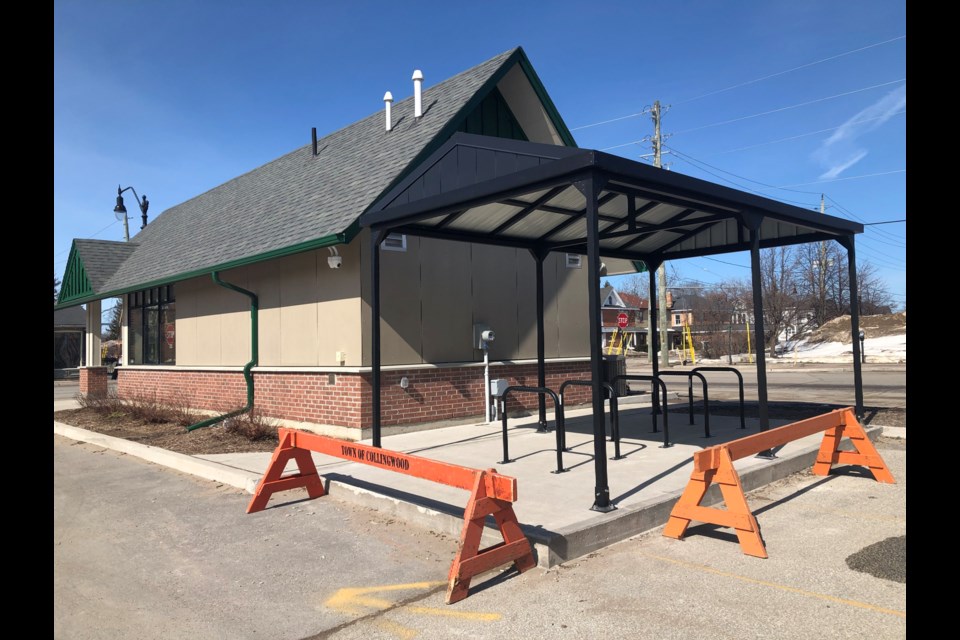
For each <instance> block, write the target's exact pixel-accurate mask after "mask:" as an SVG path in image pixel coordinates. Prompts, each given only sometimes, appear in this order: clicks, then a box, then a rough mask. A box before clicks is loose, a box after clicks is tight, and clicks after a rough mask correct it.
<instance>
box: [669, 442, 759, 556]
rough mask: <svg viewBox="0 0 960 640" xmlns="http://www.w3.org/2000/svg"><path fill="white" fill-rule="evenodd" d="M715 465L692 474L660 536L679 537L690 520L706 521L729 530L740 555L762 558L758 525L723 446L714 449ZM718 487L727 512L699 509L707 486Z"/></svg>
mask: <svg viewBox="0 0 960 640" xmlns="http://www.w3.org/2000/svg"><path fill="white" fill-rule="evenodd" d="M716 453H717V463H716V465H715V466H713V468H710V469H707V470H704V471H694V472H693V474H692V475H691V476H690V482H688V483H687V487H686V489H684V490H683V495H681V496H680V500H679V501H677V504H676V505H674V507H673V511H671V512H670V519H669V520H668V521H667V525H666V526H665V527H664V529H663V535H665V536H666V537H668V538H677V539H678V540H679V539H681V538H683V535H684V534H685V533H686V531H687V527H688V526H689V525H690V522H691V521H692V520H697V521H698V522H708V523H710V524H717V525H720V526H722V527H732V528H733V529H734V530H735V531H736V533H737V540H739V541H740V547H741V548H742V549H743V552H744V553H746V554H747V555H750V556H756V557H758V558H766V557H767V550H766V548H765V547H764V544H763V539H762V538H761V537H760V525H759V524H757V519H756V518H755V517H754V515H753V513H752V512H751V511H750V506H749V505H748V504H747V498H746V496H745V495H744V493H743V485H741V484H740V476H739V475H737V470H736V469H734V468H733V460H732V459H731V458H730V452H729V451H727V449H726V448H724V447H718V448H717V449H716ZM713 482H715V483H717V484H718V485H720V493H721V495H723V501H724V502H725V503H726V505H727V509H726V510H723V509H716V508H714V507H702V506H700V501H701V500H703V497H704V496H705V495H706V494H707V489H709V488H710V484H711V483H713Z"/></svg>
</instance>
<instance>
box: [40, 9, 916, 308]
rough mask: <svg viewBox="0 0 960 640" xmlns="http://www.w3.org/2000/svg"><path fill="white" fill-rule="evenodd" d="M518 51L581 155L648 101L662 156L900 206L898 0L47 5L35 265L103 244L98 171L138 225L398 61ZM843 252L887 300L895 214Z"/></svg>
mask: <svg viewBox="0 0 960 640" xmlns="http://www.w3.org/2000/svg"><path fill="white" fill-rule="evenodd" d="M517 45H520V46H523V48H524V50H525V51H526V52H527V55H528V56H529V58H530V60H531V62H532V63H533V65H534V67H535V68H536V70H537V73H538V74H539V76H540V78H541V80H542V81H543V83H544V85H545V86H546V88H547V91H548V92H549V93H550V95H551V97H552V98H553V101H554V102H555V103H556V105H557V108H558V109H559V111H560V113H561V115H562V116H563V118H564V120H565V121H566V123H567V125H568V126H569V127H570V128H571V129H572V130H573V134H574V136H575V138H576V140H577V142H578V144H579V145H580V146H581V147H590V148H595V149H604V150H607V151H609V152H610V153H616V154H619V155H622V156H624V157H628V158H632V159H640V156H641V155H643V154H648V153H649V152H650V149H649V143H646V142H639V141H641V140H642V139H643V137H644V136H647V135H649V134H650V133H652V124H651V121H650V118H649V116H642V115H635V114H639V113H640V112H641V111H642V110H643V108H644V107H646V106H648V105H650V104H652V103H653V101H654V100H660V101H661V103H663V104H664V105H670V108H669V110H668V111H667V112H666V113H665V115H664V118H663V131H664V133H665V134H672V136H671V137H670V138H668V139H667V140H666V141H665V145H666V148H667V149H669V150H671V151H672V153H671V154H669V155H667V156H664V162H665V163H670V169H671V170H674V171H679V172H682V173H686V174H689V175H693V176H697V177H700V178H704V179H707V180H710V181H713V182H718V183H721V184H727V185H731V186H737V187H739V188H747V189H750V190H755V191H757V192H759V193H761V194H762V195H766V196H768V197H772V198H776V199H779V200H784V201H787V202H791V203H792V204H797V205H800V206H806V207H810V208H814V207H817V206H818V205H819V201H820V193H824V194H825V195H826V196H827V201H826V202H827V205H828V209H827V213H829V214H832V215H837V216H841V217H845V218H852V219H857V220H860V221H862V222H880V221H886V220H901V219H904V218H906V6H905V2H903V1H888V0H870V1H859V0H851V1H845V2H836V0H831V1H826V2H825V1H821V0H806V1H804V2H780V1H767V2H749V3H746V2H744V3H730V2H723V3H721V2H708V1H702V2H694V1H685V0H678V1H675V2H669V3H657V4H652V3H643V2H635V1H634V2H605V1H602V0H597V1H595V2H592V3H585V2H582V1H578V2H566V1H558V2H549V3H547V2H529V3H521V2H515V1H514V2H499V1H489V0H488V1H486V2H482V3H471V4H469V5H468V4H467V3H455V2H408V3H386V2H364V1H362V0H360V1H351V2H343V3H334V2H319V1H314V2H307V1H303V0H287V1H285V2H269V3H268V2H250V1H245V0H237V1H233V2H226V1H208V2H198V1H193V2H186V1H178V0H166V1H164V2H159V1H141V2H121V1H120V0H115V1H112V2H104V1H96V0H82V1H57V2H55V3H54V134H55V136H54V237H53V252H54V256H53V261H54V272H55V273H56V275H58V276H60V275H62V273H63V268H64V265H65V263H66V259H67V254H68V251H69V248H70V241H71V239H72V238H74V237H84V238H87V237H96V238H102V239H109V240H122V239H123V225H122V224H121V223H119V222H116V220H115V218H114V215H113V211H112V210H113V205H114V202H115V196H116V188H117V185H118V183H119V184H122V186H124V187H126V186H130V185H132V186H133V187H134V188H135V189H136V191H137V192H138V193H139V194H140V195H144V194H146V195H147V197H148V199H149V200H150V219H151V220H152V219H153V218H155V217H156V216H157V215H159V214H160V213H161V212H163V211H164V210H165V209H167V208H169V207H171V206H173V205H176V204H178V203H180V202H183V201H184V200H187V199H188V198H191V197H193V196H195V195H197V194H199V193H202V192H204V191H206V190H208V189H210V188H212V187H214V186H216V185H218V184H220V183H222V182H225V181H226V180H229V179H230V178H233V177H235V176H237V175H239V174H241V173H244V172H246V171H249V170H251V169H254V168H256V167H258V166H260V165H262V164H263V163H265V162H268V161H270V160H272V159H274V158H276V157H278V156H280V155H283V154H285V153H287V152H289V151H291V150H292V149H294V148H297V147H299V146H302V145H304V144H307V143H308V142H309V140H310V127H317V130H318V134H319V135H324V134H326V133H329V132H332V131H334V130H336V129H338V128H340V127H343V126H345V125H347V124H350V123H351V122H354V121H356V120H358V119H360V118H362V117H364V116H366V115H369V114H370V113H372V112H374V111H378V110H380V109H382V106H383V103H382V101H381V98H382V97H383V93H384V91H387V90H389V91H391V92H392V93H393V95H394V97H395V99H397V100H400V99H403V98H405V97H407V96H409V95H410V94H411V93H412V91H413V86H412V83H411V81H410V75H411V73H412V71H413V69H415V68H419V69H421V70H422V71H423V73H424V76H425V81H424V84H425V86H426V87H429V86H431V85H433V84H435V83H437V82H440V81H441V80H443V79H445V78H448V77H450V76H451V75H453V74H455V73H458V72H460V71H462V70H464V69H467V68H469V67H471V66H474V65H475V64H478V63H480V62H482V61H484V60H486V59H487V58H490V57H492V56H494V55H496V54H498V53H500V52H502V51H505V50H507V49H509V48H512V47H514V46H517ZM609 120H613V121H612V122H606V121H609ZM600 122H605V124H596V125H595V123H600ZM588 125H595V126H588ZM776 187H781V188H776ZM125 201H126V204H127V209H128V211H129V212H130V216H131V220H130V225H131V235H133V234H134V233H135V232H136V230H138V229H139V210H138V208H137V206H136V204H135V202H134V200H133V197H132V195H130V194H129V192H128V193H127V194H125ZM857 250H858V258H859V259H860V260H861V261H863V260H869V261H870V262H871V263H872V264H873V265H874V266H875V267H876V268H877V269H878V271H879V273H880V275H881V276H882V277H883V278H884V280H885V281H886V283H887V286H888V288H889V290H890V291H891V293H893V294H894V295H895V298H896V300H898V301H899V302H900V303H901V304H902V305H905V304H906V225H905V224H903V223H896V224H885V225H876V226H870V227H867V231H866V233H865V234H863V235H861V236H859V237H858V241H857ZM720 259H722V260H723V262H718V261H717V260H711V259H707V258H696V259H691V260H684V261H677V262H676V263H674V264H675V266H676V268H677V271H678V272H679V274H680V276H681V277H684V278H688V279H694V280H699V281H702V282H706V283H711V282H718V281H720V280H723V279H724V278H727V277H737V278H744V277H747V276H749V270H748V269H746V268H744V267H745V266H746V265H748V264H749V258H748V255H746V254H730V255H727V256H721V257H720ZM727 263H730V264H727ZM735 265H739V266H735Z"/></svg>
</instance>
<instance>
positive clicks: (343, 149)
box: [58, 48, 640, 438]
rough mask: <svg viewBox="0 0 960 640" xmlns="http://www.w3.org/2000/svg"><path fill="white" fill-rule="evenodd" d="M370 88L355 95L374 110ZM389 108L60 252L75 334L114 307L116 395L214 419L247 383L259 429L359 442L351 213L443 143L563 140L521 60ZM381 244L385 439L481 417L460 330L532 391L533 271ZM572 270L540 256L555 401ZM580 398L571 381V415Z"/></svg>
mask: <svg viewBox="0 0 960 640" xmlns="http://www.w3.org/2000/svg"><path fill="white" fill-rule="evenodd" d="M415 77H416V74H415ZM407 82H409V81H407ZM398 84H399V82H398ZM414 85H415V87H416V88H415V89H414V92H415V93H416V92H419V91H420V88H419V87H420V85H419V84H418V83H417V81H415V82H414ZM385 88H389V87H370V93H371V97H373V96H376V97H377V98H379V95H380V92H382V91H383V89H385ZM421 104H422V107H421V106H420V105H421ZM387 106H388V107H392V109H388V110H386V113H385V111H383V110H380V111H377V112H376V113H373V114H372V115H370V116H368V117H366V118H364V119H363V120H360V121H358V122H356V123H354V124H352V125H349V126H347V127H345V128H343V129H340V130H339V131H336V132H333V133H331V134H329V135H327V136H326V137H323V138H321V139H319V140H315V142H313V143H311V144H307V145H305V146H303V147H300V148H298V149H295V150H294V151H292V152H290V153H289V154H287V155H284V156H282V157H280V158H278V159H276V160H274V161H272V162H269V163H267V164H266V165H264V166H262V167H259V168H257V169H254V170H252V171H250V172H249V173H245V174H243V175H241V176H239V177H237V178H234V179H233V180H230V181H229V182H227V183H225V184H223V185H220V186H218V187H215V188H213V189H211V190H210V191H207V192H206V193H202V194H200V195H198V196H196V197H195V198H192V199H191V200H188V201H186V202H184V203H181V204H179V205H176V206H174V207H172V208H170V209H168V210H166V211H165V212H163V213H162V214H161V215H160V216H158V217H157V218H156V219H155V220H154V221H153V222H151V223H149V224H147V225H146V226H145V227H144V228H143V229H142V230H141V231H140V232H139V233H138V234H137V235H136V236H135V237H133V238H131V240H130V242H129V243H123V242H105V241H99V240H81V239H76V240H74V243H73V245H72V247H71V250H70V256H69V259H68V262H67V268H66V272H65V273H64V276H63V286H62V288H61V292H60V298H59V304H58V308H66V307H70V306H75V305H78V304H81V303H86V304H87V318H88V323H92V322H93V321H94V318H95V321H96V322H97V323H99V320H100V300H102V299H104V298H109V297H115V296H123V299H124V314H123V317H124V327H123V338H122V340H123V344H124V345H125V348H124V350H123V358H124V361H123V363H122V364H123V366H122V367H120V368H119V370H118V390H119V393H120V395H121V396H122V397H130V396H133V395H137V394H156V396H157V397H159V398H161V399H173V398H177V399H180V400H186V401H187V402H188V403H189V404H190V405H192V406H193V407H195V408H199V409H206V410H214V411H217V410H223V409H232V408H236V407H239V406H241V405H243V404H244V402H245V397H246V393H247V391H248V385H249V384H252V387H253V389H252V392H253V394H254V404H255V406H256V407H258V408H259V409H260V410H261V411H262V412H264V413H265V414H266V415H269V416H273V417H276V418H280V419H282V420H284V421H286V423H288V424H290V425H291V426H297V427H300V428H306V429H312V430H315V431H320V432H324V433H330V434H333V435H338V436H341V437H347V438H361V437H367V435H368V433H367V432H365V431H361V429H364V428H367V427H369V425H370V415H371V394H370V367H371V362H372V356H371V353H370V351H369V349H370V339H369V334H370V311H369V300H370V291H369V288H370V287H369V282H370V274H369V273H368V269H369V267H368V265H369V263H370V261H369V252H370V250H371V239H370V234H369V230H368V229H363V230H360V227H359V224H358V218H359V216H360V215H361V214H362V213H364V212H365V211H368V210H370V209H371V208H373V207H374V206H375V205H377V204H378V202H379V201H380V200H381V199H382V198H383V197H384V196H385V195H386V194H387V193H388V192H389V191H390V190H391V189H392V188H393V187H394V186H395V185H397V184H398V183H399V182H400V181H402V180H403V179H404V178H405V177H407V176H408V175H409V174H410V173H411V172H412V171H413V170H414V169H415V168H417V167H418V165H419V164H420V163H422V162H423V161H424V160H425V159H426V158H428V157H429V156H431V154H432V153H433V152H434V151H436V150H437V149H438V148H439V147H440V146H441V145H443V144H444V143H446V142H447V141H448V140H449V139H450V137H451V136H453V135H454V134H455V133H457V132H465V133H470V134H480V135H484V136H495V137H503V138H511V139H519V140H528V141H532V142H540V143H546V144H550V145H565V146H575V143H574V140H573V137H572V136H571V135H570V132H569V131H568V129H567V127H566V125H565V124H564V122H563V120H562V119H561V118H560V115H559V114H558V113H557V110H556V108H555V107H554V105H553V102H552V101H551V100H550V97H549V96H548V94H547V92H546V90H545V88H544V87H543V85H542V84H541V82H540V80H539V79H538V77H537V74H536V72H535V71H534V70H533V67H532V65H531V64H530V62H529V60H528V59H527V57H526V55H525V54H524V52H523V50H522V49H520V48H517V49H513V50H511V51H508V52H505V53H503V54H501V55H498V56H496V57H494V58H492V59H490V60H488V61H486V62H484V63H482V64H480V65H478V66H476V67H474V68H472V69H469V70H467V71H465V72H463V73H460V74H459V75H456V76H454V77H452V78H450V79H448V80H446V81H443V82H441V83H439V84H436V85H434V86H432V87H428V88H426V89H423V90H422V99H415V98H414V97H410V98H407V99H405V100H402V101H400V102H398V103H397V104H395V105H394V104H392V103H388V104H387ZM418 110H419V111H418ZM464 153H465V154H466V155H464V157H460V158H458V159H457V161H458V162H468V163H476V166H477V168H478V169H479V170H481V171H483V170H486V168H488V167H489V169H490V170H491V171H492V169H493V162H494V156H493V153H492V152H491V153H489V154H487V153H486V152H485V151H484V150H482V149H480V150H475V151H471V152H470V153H467V152H466V151H465V152H464ZM491 175H492V174H491ZM418 188H422V189H424V190H425V191H429V190H430V189H431V188H432V185H431V184H428V183H424V184H420V185H419V187H418ZM553 196H555V197H554V198H553V201H552V203H553V204H554V205H555V208H557V209H558V210H560V213H558V215H559V217H560V218H561V220H562V219H563V215H562V214H563V211H568V212H569V213H568V215H572V214H574V213H575V212H576V209H577V207H582V206H583V205H582V204H581V203H582V202H583V196H582V195H581V194H580V193H579V192H578V191H577V190H576V188H574V187H569V188H568V189H566V191H565V192H564V193H561V194H553ZM563 207H567V209H563ZM525 208H527V203H524V202H519V203H516V206H505V205H490V206H488V207H486V208H484V210H483V215H484V216H487V217H488V218H494V217H495V218H497V220H502V221H503V224H504V225H511V224H516V225H517V228H521V227H522V226H523V221H522V217H523V216H522V211H523V210H524V209H525ZM451 217H456V214H452V215H451ZM556 231H558V232H559V228H558V229H557V230H556ZM544 233H545V234H546V236H545V237H549V236H550V234H551V233H552V231H550V230H545V231H544ZM381 247H382V248H381V259H380V271H381V280H380V282H381V289H380V291H381V293H380V299H381V303H380V304H381V336H382V337H381V347H382V349H381V353H382V364H383V365H384V373H383V377H382V381H383V382H382V384H383V389H382V391H383V392H382V403H383V425H384V426H388V425H394V426H400V425H408V424H413V423H425V422H430V421H435V420H446V419H452V418H463V417H467V416H478V415H482V414H483V413H484V402H485V389H484V385H483V379H484V369H483V363H482V360H483V352H482V351H481V350H480V349H479V348H477V347H478V345H477V343H476V340H475V337H474V332H475V327H476V326H477V325H481V324H482V325H487V326H489V327H490V328H491V329H493V330H494V331H495V332H496V340H495V342H493V343H492V344H491V345H490V358H491V361H492V362H491V371H490V377H491V378H504V379H507V380H508V381H509V383H510V384H521V385H522V384H527V385H531V384H536V380H537V373H536V371H537V368H536V362H535V357H536V321H535V313H536V302H535V295H534V291H535V262H534V259H533V258H532V257H531V256H530V255H529V254H528V253H527V251H526V250H522V249H515V248H509V247H501V246H488V245H482V244H469V243H461V242H451V241H447V240H435V239H430V238H426V237H417V236H407V235H403V234H398V233H397V234H391V235H389V236H388V237H387V238H386V239H385V240H384V242H383V243H382V245H381ZM573 257H574V258H577V259H576V260H573V259H570V258H568V257H567V256H566V255H565V254H563V253H553V254H550V256H548V257H547V258H546V260H545V262H544V289H545V292H544V299H545V328H546V331H545V347H546V355H547V358H548V359H547V364H546V371H547V386H549V387H551V388H554V389H555V388H557V387H558V386H559V384H560V383H561V382H562V381H563V380H567V379H587V378H588V377H589V354H590V346H589V332H588V313H587V306H588V305H587V295H588V287H587V282H586V277H587V269H586V268H581V265H580V260H579V256H573ZM607 262H608V264H610V265H611V270H610V273H617V272H618V271H617V265H616V263H617V262H620V263H625V264H619V265H618V266H619V272H620V273H623V272H628V271H629V272H632V271H634V269H632V268H631V267H630V266H629V265H630V263H629V262H628V261H614V260H609V261H607ZM254 296H255V297H254ZM636 311H640V310H639V309H637V310H636ZM98 327H99V324H98ZM87 342H88V343H89V344H87V351H86V353H87V354H88V358H87V359H86V365H87V367H86V368H84V369H82V370H81V390H82V391H84V392H88V393H90V392H99V391H100V390H101V389H105V388H106V382H105V376H106V373H105V370H103V369H102V368H101V367H99V366H98V365H100V364H101V363H100V361H99V354H100V348H99V332H98V331H97V332H94V333H93V334H89V333H88V338H87ZM93 347H95V348H93ZM245 369H246V370H247V371H249V372H250V373H251V376H252V377H251V380H252V382H251V383H248V382H247V380H246V378H245ZM401 380H405V385H404V386H402V387H401V384H400V383H401ZM588 396H589V389H587V388H584V387H576V388H575V389H571V394H570V402H574V403H575V402H580V401H585V400H586V399H587V398H588ZM522 402H523V403H524V404H525V405H527V406H530V407H533V406H536V402H537V401H536V397H535V396H531V397H528V398H523V399H522Z"/></svg>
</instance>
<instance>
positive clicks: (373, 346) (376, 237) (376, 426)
mask: <svg viewBox="0 0 960 640" xmlns="http://www.w3.org/2000/svg"><path fill="white" fill-rule="evenodd" d="M386 235H387V232H386V231H385V230H377V229H370V359H371V363H370V400H371V414H372V420H373V422H372V428H373V446H375V447H378V448H379V447H380V243H381V242H383V239H384V238H385V237H386Z"/></svg>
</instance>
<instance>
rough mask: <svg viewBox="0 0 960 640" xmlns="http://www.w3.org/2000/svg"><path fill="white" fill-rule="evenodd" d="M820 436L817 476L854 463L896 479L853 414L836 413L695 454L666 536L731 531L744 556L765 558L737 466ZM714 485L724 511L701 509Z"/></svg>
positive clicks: (883, 478)
mask: <svg viewBox="0 0 960 640" xmlns="http://www.w3.org/2000/svg"><path fill="white" fill-rule="evenodd" d="M837 423H839V424H837ZM818 432H823V440H822V441H821V442H820V450H819V452H818V453H817V459H816V462H814V465H813V473H815V474H816V475H820V476H825V475H828V474H829V473H830V470H831V469H832V468H833V465H835V464H854V465H861V466H864V467H867V468H868V469H870V471H871V472H872V473H873V477H874V478H876V480H877V482H885V483H892V482H894V479H893V474H892V473H890V469H889V467H887V464H886V463H885V462H884V461H883V458H882V457H881V456H880V454H879V453H878V452H877V449H876V447H874V446H873V443H872V442H870V439H869V438H868V437H867V434H866V432H865V431H864V429H863V426H861V425H860V423H859V422H858V421H857V418H856V415H855V414H854V413H853V410H852V409H843V410H839V409H838V410H836V411H834V412H831V413H830V414H824V415H822V416H817V417H815V418H809V419H807V420H802V421H800V422H796V423H793V424H789V425H785V426H783V427H778V428H776V429H771V430H770V431H767V432H763V433H759V434H754V435H750V436H746V437H744V438H739V439H737V440H732V441H730V442H727V443H726V444H723V445H718V446H715V447H710V448H709V449H705V450H703V451H700V452H698V453H696V454H694V470H693V473H691V474H690V481H689V482H688V483H687V486H686V488H685V489H684V491H683V494H682V495H681V496H680V499H679V500H678V501H677V503H676V504H675V505H674V507H673V510H672V511H671V512H670V518H669V519H668V520H667V524H666V526H665V527H664V528H663V535H664V536H666V537H668V538H677V539H680V538H682V537H683V535H684V534H685V533H686V531H687V527H688V526H689V525H690V523H691V522H692V521H693V520H697V521H698V522H707V523H710V524H716V525H720V526H723V527H732V528H733V529H734V530H735V531H736V533H737V539H738V540H739V541H740V548H741V549H742V550H743V552H744V553H745V554H747V555H750V556H756V557H758V558H766V557H767V551H766V548H765V546H764V543H763V539H762V538H761V537H760V526H759V525H758V524H757V519H756V518H755V517H754V515H753V513H752V512H751V511H750V507H749V505H748V504H747V498H746V495H744V492H743V485H742V484H741V483H740V476H739V475H737V471H736V469H734V467H733V461H734V459H735V458H736V459H740V458H743V457H745V456H747V455H753V454H755V453H758V452H760V451H764V450H766V449H768V448H770V447H771V446H779V445H782V444H786V443H787V442H790V441H792V440H795V439H798V438H801V437H805V436H809V435H813V434H814V433H818ZM843 438H849V439H850V442H851V443H852V444H853V447H854V451H840V442H841V440H842V439H843ZM732 451H733V452H734V453H731V452H732ZM714 482H715V483H717V484H718V485H719V486H720V493H721V494H722V495H723V501H724V502H725V503H726V506H727V508H726V509H718V508H716V507H704V506H701V505H700V502H701V501H702V500H703V498H704V496H705V495H706V494H707V489H709V488H710V484H711V483H714Z"/></svg>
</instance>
